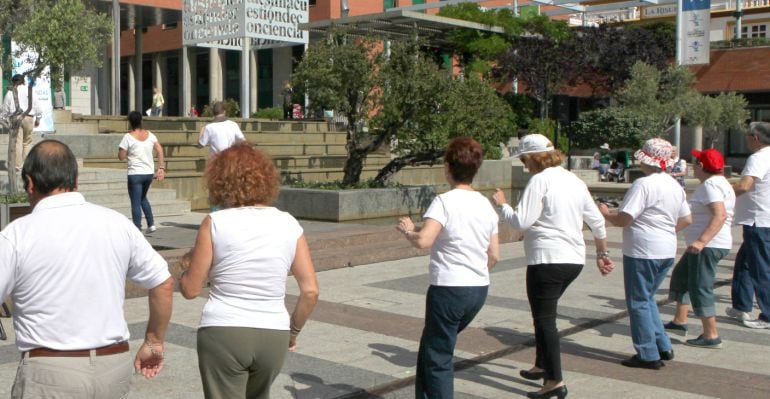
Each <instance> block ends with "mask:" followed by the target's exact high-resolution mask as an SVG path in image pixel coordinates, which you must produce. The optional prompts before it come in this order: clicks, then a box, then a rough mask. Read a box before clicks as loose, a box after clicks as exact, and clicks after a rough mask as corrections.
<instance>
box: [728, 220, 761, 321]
mask: <svg viewBox="0 0 770 399" xmlns="http://www.w3.org/2000/svg"><path fill="white" fill-rule="evenodd" d="M754 295H756V297H757V304H758V305H759V310H761V313H760V314H759V318H760V319H762V320H764V321H770V227H756V226H746V225H744V226H743V244H741V248H740V249H739V250H738V255H736V256H735V267H734V268H733V284H732V302H733V308H734V309H736V310H740V311H741V312H747V313H748V312H751V309H752V308H753V305H754Z"/></svg>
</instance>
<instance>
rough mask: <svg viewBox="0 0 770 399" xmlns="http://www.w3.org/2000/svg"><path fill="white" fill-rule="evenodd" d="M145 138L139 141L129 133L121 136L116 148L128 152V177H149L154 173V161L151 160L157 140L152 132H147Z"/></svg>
mask: <svg viewBox="0 0 770 399" xmlns="http://www.w3.org/2000/svg"><path fill="white" fill-rule="evenodd" d="M147 133H148V135H147V138H146V139H144V141H139V140H137V139H136V138H134V136H132V135H131V133H126V134H125V135H123V139H122V140H120V144H118V147H120V148H122V149H124V150H126V151H127V152H128V174H129V175H151V174H154V173H155V161H154V160H153V158H152V150H153V148H155V143H157V142H158V138H157V137H155V135H154V134H152V132H149V131H148V132H147Z"/></svg>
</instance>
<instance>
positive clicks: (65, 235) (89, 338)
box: [0, 140, 173, 399]
mask: <svg viewBox="0 0 770 399" xmlns="http://www.w3.org/2000/svg"><path fill="white" fill-rule="evenodd" d="M77 170H78V168H77V162H76V160H75V156H74V155H73V154H72V151H70V149H69V148H68V147H67V146H66V145H64V144H62V143H61V142H58V141H54V140H46V141H42V142H40V143H38V144H37V145H35V146H34V147H32V150H31V151H30V154H29V158H27V160H26V162H25V163H24V168H23V169H22V179H23V180H24V188H25V190H26V191H27V194H28V195H29V199H30V203H31V204H32V205H33V206H34V210H33V212H32V213H31V214H30V215H27V216H25V217H22V218H20V219H17V220H16V221H14V222H12V223H11V224H9V225H8V226H7V227H6V228H5V229H4V230H3V231H2V232H0V298H5V297H6V296H7V295H10V296H11V298H12V299H13V303H14V314H13V324H14V329H15V331H16V346H17V347H18V349H19V351H20V352H21V359H20V362H19V366H18V371H17V373H16V380H15V381H14V384H13V389H12V393H11V397H12V398H13V399H17V398H29V397H35V398H37V397H57V398H58V397H68V398H69V397H71V398H123V397H126V396H127V394H128V391H129V390H130V388H131V378H132V376H131V374H132V367H131V363H132V362H131V358H130V355H131V354H130V352H129V347H128V339H129V331H128V325H127V324H126V321H125V319H124V316H123V302H124V296H125V286H126V279H130V280H131V281H133V282H134V283H136V284H138V285H139V286H141V287H144V288H146V289H148V290H149V293H148V299H149V308H150V316H149V321H148V322H147V330H146V332H145V335H144V342H143V343H142V344H141V346H140V347H139V349H138V351H137V354H136V358H135V359H134V362H133V366H134V367H133V368H134V369H135V370H136V371H137V372H138V373H140V374H142V375H144V376H145V377H147V378H152V377H154V376H155V375H157V374H158V373H159V372H160V371H161V370H162V369H163V364H164V362H163V345H164V337H165V334H166V329H167V328H168V323H169V320H170V318H171V301H172V293H173V279H172V278H171V275H170V273H169V271H168V265H167V263H166V261H165V260H163V258H162V257H161V256H160V255H159V254H158V253H157V252H155V251H154V250H153V249H152V247H151V246H150V244H149V243H148V242H147V240H146V239H145V238H144V236H143V235H142V234H141V232H140V231H139V230H137V229H136V227H134V226H133V225H132V224H131V223H130V222H129V221H128V219H126V218H125V216H123V215H121V214H119V213H117V212H115V211H113V210H111V209H107V208H104V207H101V206H97V205H93V204H90V203H88V202H86V201H85V199H84V198H83V196H82V195H81V194H80V193H78V192H76V191H75V190H76V188H77Z"/></svg>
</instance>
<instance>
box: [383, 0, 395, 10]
mask: <svg viewBox="0 0 770 399" xmlns="http://www.w3.org/2000/svg"><path fill="white" fill-rule="evenodd" d="M395 6H396V0H384V1H383V2H382V9H383V11H385V10H387V9H388V8H393V7H395Z"/></svg>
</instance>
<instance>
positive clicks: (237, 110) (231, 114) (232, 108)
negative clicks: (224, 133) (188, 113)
mask: <svg viewBox="0 0 770 399" xmlns="http://www.w3.org/2000/svg"><path fill="white" fill-rule="evenodd" d="M217 101H218V100H214V101H212V102H211V104H208V105H205V106H203V112H201V116H202V117H204V118H211V117H213V116H214V112H213V111H212V110H211V109H212V107H213V106H214V103H215V102H217ZM224 103H225V115H226V116H227V117H228V118H238V117H240V116H241V106H240V104H238V101H235V100H234V99H232V98H228V99H227V100H225V101H224Z"/></svg>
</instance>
